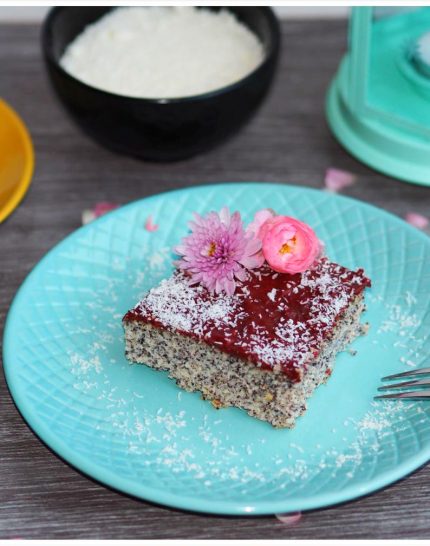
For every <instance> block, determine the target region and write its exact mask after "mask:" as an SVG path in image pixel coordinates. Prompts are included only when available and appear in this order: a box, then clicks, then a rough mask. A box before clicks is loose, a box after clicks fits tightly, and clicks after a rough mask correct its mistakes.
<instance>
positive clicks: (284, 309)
mask: <svg viewBox="0 0 430 546" xmlns="http://www.w3.org/2000/svg"><path fill="white" fill-rule="evenodd" d="M242 276H243V280H237V281H236V286H235V290H234V292H233V293H231V294H228V293H226V292H220V293H216V292H214V291H213V290H208V289H207V288H206V287H205V286H203V285H202V284H201V283H194V284H191V278H190V275H189V274H188V273H187V272H186V271H181V270H179V269H178V270H176V271H175V272H174V273H173V274H172V276H171V277H170V278H168V279H165V280H163V281H162V282H161V283H160V284H159V285H158V286H156V287H155V288H153V289H152V290H150V291H149V293H148V294H147V295H146V296H145V297H144V299H143V300H142V301H141V302H139V303H138V304H137V305H136V307H135V308H134V309H131V310H130V311H129V312H128V313H127V314H126V315H125V317H124V319H123V324H124V328H125V340H126V356H127V358H128V359H129V360H130V361H132V362H136V363H142V364H146V365H147V366H150V367H152V368H155V369H159V370H167V371H168V372H169V376H170V377H171V378H173V379H175V380H176V382H177V384H178V385H179V386H180V387H181V388H183V389H185V390H187V391H199V392H201V394H202V397H203V398H204V399H207V400H210V401H211V402H212V404H213V405H214V406H215V407H216V408H221V407H226V406H234V407H238V408H242V409H243V410H245V411H246V412H247V413H248V414H249V415H251V416H253V417H256V418H258V419H261V420H264V421H267V422H269V423H270V424H271V425H273V426H274V427H288V428H292V427H293V426H294V424H295V421H296V419H297V418H298V417H299V416H300V415H302V414H303V413H304V412H305V410H306V401H307V399H308V398H309V397H310V396H311V395H312V393H313V391H314V390H315V388H316V387H318V386H319V385H320V384H322V383H324V382H325V381H326V380H327V379H328V378H329V376H330V375H331V373H332V370H333V366H334V363H335V358H336V355H337V353H338V352H339V351H342V350H344V349H345V348H346V347H347V346H348V344H349V343H350V342H351V341H352V340H353V339H354V338H355V337H356V336H358V335H360V334H362V333H364V331H365V329H366V325H362V324H361V323H360V316H361V313H362V312H363V310H364V290H365V288H366V287H368V286H370V280H369V279H368V278H367V277H366V276H365V274H364V272H363V270H362V269H358V270H357V271H352V270H349V269H347V268H345V267H343V266H341V265H338V264H336V263H333V262H330V261H329V260H328V259H327V258H326V257H323V258H319V259H317V260H316V261H315V262H314V263H313V265H312V267H309V268H308V269H307V270H306V271H303V272H300V273H295V274H291V273H280V272H277V271H275V270H274V269H273V268H271V267H270V266H269V265H268V264H267V263H264V264H263V265H262V266H260V267H258V268H254V269H250V270H246V273H245V274H244V275H242Z"/></svg>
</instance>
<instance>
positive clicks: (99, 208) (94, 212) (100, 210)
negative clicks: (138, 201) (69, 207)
mask: <svg viewBox="0 0 430 546" xmlns="http://www.w3.org/2000/svg"><path fill="white" fill-rule="evenodd" d="M118 207H119V205H117V204H116V203H109V202H108V201H100V203H96V204H95V206H94V208H92V209H86V210H84V211H83V212H82V224H83V225H85V224H89V223H90V222H92V221H93V220H95V219H96V218H99V217H100V216H103V215H104V214H106V213H107V212H110V211H111V210H114V209H116V208H118Z"/></svg>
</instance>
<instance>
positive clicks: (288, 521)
mask: <svg viewBox="0 0 430 546" xmlns="http://www.w3.org/2000/svg"><path fill="white" fill-rule="evenodd" d="M275 515H276V518H277V519H278V520H279V521H280V522H281V523H284V524H285V525H295V524H296V523H298V522H299V521H300V520H301V519H302V513H301V512H290V513H289V514H275Z"/></svg>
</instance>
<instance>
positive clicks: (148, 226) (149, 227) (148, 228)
mask: <svg viewBox="0 0 430 546" xmlns="http://www.w3.org/2000/svg"><path fill="white" fill-rule="evenodd" d="M145 229H146V231H157V229H158V225H157V224H154V222H153V221H152V214H150V215H149V216H148V218H147V219H146V222H145Z"/></svg>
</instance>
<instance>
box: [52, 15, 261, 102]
mask: <svg viewBox="0 0 430 546" xmlns="http://www.w3.org/2000/svg"><path fill="white" fill-rule="evenodd" d="M263 57H264V50H263V45H262V43H261V42H260V41H259V39H258V37H257V36H256V35H255V34H254V33H253V32H251V31H250V30H249V29H248V28H247V27H246V26H245V25H244V24H242V23H240V22H239V21H238V20H237V19H236V17H235V16H234V15H233V14H232V13H231V12H229V11H227V10H220V11H211V10H207V9H197V8H194V7H124V8H116V9H114V10H112V11H111V12H109V13H107V14H106V15H105V16H103V17H102V18H101V19H99V20H98V21H96V22H95V23H93V24H91V25H89V26H87V27H86V28H85V29H84V31H83V32H82V33H81V34H80V35H79V36H77V37H76V38H75V40H74V41H73V42H72V43H70V44H69V45H68V47H67V48H66V50H65V52H64V54H63V56H62V58H61V60H60V64H61V66H62V67H63V68H64V69H65V70H66V71H67V72H68V73H69V74H71V75H72V76H74V77H75V78H77V79H78V80H81V81H83V82H84V83H86V84H88V85H91V86H93V87H97V88H99V89H102V90H104V91H109V92H111V93H115V94H118V95H125V96H129V97H138V98H158V99H162V98H164V99H167V98H179V97H187V96H193V95H199V94H203V93H207V92H209V91H214V90H216V89H220V88H222V87H225V86H227V85H230V84H232V83H235V82H237V81H239V80H241V79H242V78H244V77H245V76H247V75H248V74H249V73H251V72H252V71H253V70H254V69H255V68H257V66H259V65H260V64H261V62H262V61H263Z"/></svg>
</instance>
